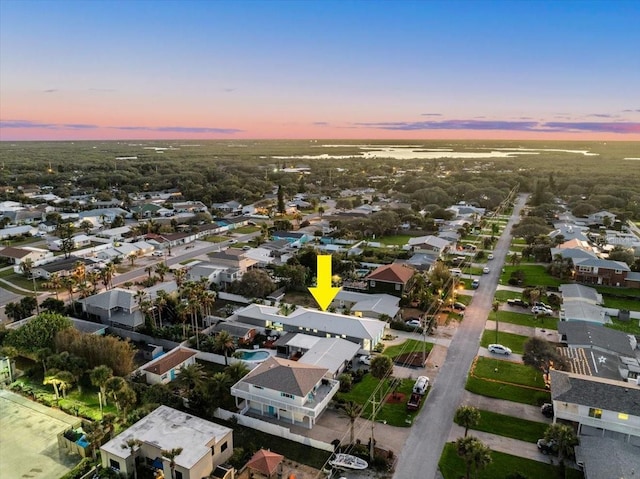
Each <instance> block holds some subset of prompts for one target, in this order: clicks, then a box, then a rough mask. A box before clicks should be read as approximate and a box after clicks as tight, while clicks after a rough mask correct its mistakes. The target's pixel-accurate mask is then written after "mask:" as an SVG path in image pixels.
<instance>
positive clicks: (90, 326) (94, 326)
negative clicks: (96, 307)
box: [69, 318, 107, 334]
mask: <svg viewBox="0 0 640 479" xmlns="http://www.w3.org/2000/svg"><path fill="white" fill-rule="evenodd" d="M69 319H70V320H71V323H73V327H74V328H76V329H77V330H78V331H80V332H81V333H87V334H95V333H98V332H100V331H104V330H105V329H106V327H107V326H106V325H104V324H102V323H94V322H92V321H85V320H84V319H78V318H69Z"/></svg>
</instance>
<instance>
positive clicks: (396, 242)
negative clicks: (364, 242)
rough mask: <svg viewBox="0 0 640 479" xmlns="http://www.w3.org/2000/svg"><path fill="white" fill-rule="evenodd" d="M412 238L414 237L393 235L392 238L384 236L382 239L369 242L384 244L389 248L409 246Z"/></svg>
mask: <svg viewBox="0 0 640 479" xmlns="http://www.w3.org/2000/svg"><path fill="white" fill-rule="evenodd" d="M410 238H413V236H410V235H392V236H383V237H381V238H376V239H369V241H371V242H374V243H382V244H384V245H387V246H403V245H405V244H407V242H408V241H409V239H410Z"/></svg>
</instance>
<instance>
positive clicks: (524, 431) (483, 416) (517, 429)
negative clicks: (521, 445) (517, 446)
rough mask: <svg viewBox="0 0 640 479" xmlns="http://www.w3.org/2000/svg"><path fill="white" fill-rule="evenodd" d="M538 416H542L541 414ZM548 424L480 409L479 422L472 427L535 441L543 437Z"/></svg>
mask: <svg viewBox="0 0 640 479" xmlns="http://www.w3.org/2000/svg"><path fill="white" fill-rule="evenodd" d="M540 417H542V414H541V415H540ZM548 426H549V425H548V424H546V423H543V422H536V421H529V420H527V419H521V418H519V417H513V416H507V415H505V414H498V413H496V412H493V411H485V410H481V411H480V423H479V424H478V425H477V426H475V427H473V429H474V430H476V431H483V432H490V433H491V434H497V435H498V436H504V437H510V438H512V439H519V440H520V441H526V442H536V441H537V440H538V439H540V438H541V437H544V432H545V430H546V429H547V427H548Z"/></svg>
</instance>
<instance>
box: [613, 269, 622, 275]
mask: <svg viewBox="0 0 640 479" xmlns="http://www.w3.org/2000/svg"><path fill="white" fill-rule="evenodd" d="M614 271H615V274H622V270H621V269H616V270H614Z"/></svg>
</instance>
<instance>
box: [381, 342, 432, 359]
mask: <svg viewBox="0 0 640 479" xmlns="http://www.w3.org/2000/svg"><path fill="white" fill-rule="evenodd" d="M423 348H426V351H427V354H429V352H430V351H431V349H432V348H433V344H431V343H427V342H423V341H417V340H415V339H407V340H406V341H405V342H403V343H400V344H395V345H393V346H387V347H386V348H385V349H384V351H383V352H382V354H384V355H385V356H388V357H390V358H391V359H393V358H395V357H396V356H398V355H399V354H403V353H413V352H422V350H423Z"/></svg>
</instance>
